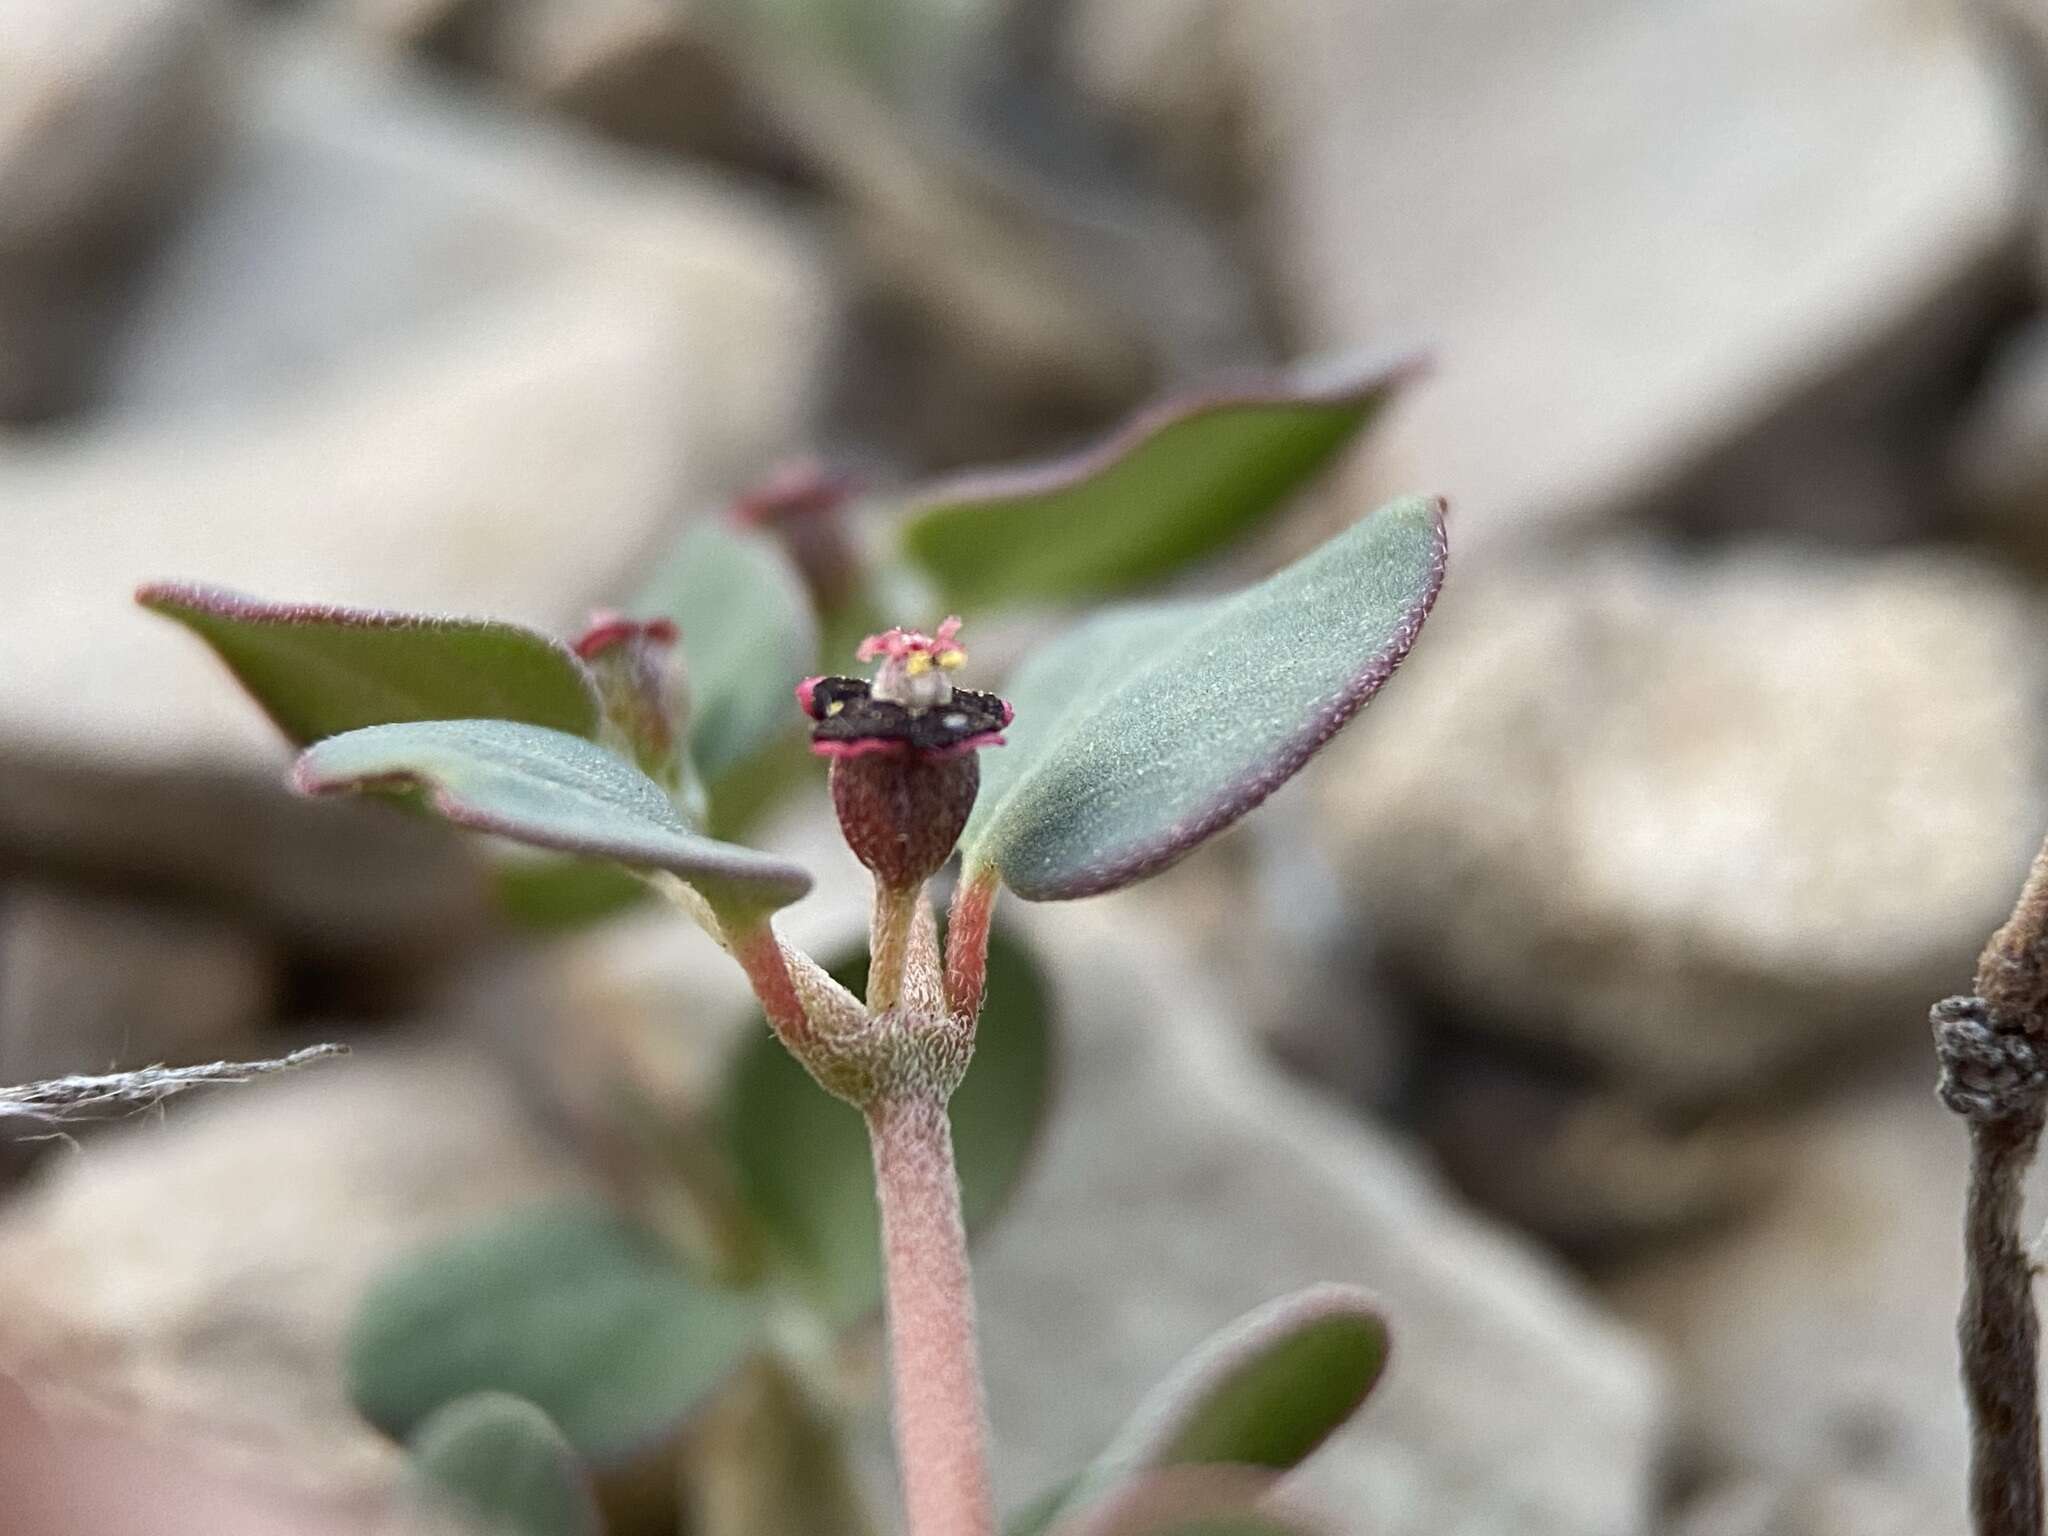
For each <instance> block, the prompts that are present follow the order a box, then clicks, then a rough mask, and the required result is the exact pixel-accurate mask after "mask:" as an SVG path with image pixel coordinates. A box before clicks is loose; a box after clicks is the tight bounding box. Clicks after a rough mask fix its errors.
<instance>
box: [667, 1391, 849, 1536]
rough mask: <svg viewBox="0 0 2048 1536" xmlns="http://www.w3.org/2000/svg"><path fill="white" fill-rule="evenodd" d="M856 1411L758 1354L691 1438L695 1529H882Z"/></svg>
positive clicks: (824, 1533)
mask: <svg viewBox="0 0 2048 1536" xmlns="http://www.w3.org/2000/svg"><path fill="white" fill-rule="evenodd" d="M851 1427H852V1426H851V1424H850V1423H849V1421H848V1419H847V1416H846V1415H845V1414H843V1413H839V1412H835V1411H834V1408H833V1405H832V1404H831V1403H830V1402H829V1401H826V1400H825V1399H824V1398H823V1397H822V1396H821V1394H820V1393H819V1392H818V1390H817V1388H816V1386H815V1384H806V1383H805V1382H804V1381H803V1380H801V1379H799V1378H798V1377H797V1376H796V1375H795V1373H794V1372H793V1371H792V1370H791V1369H790V1367H789V1366H787V1365H785V1364H783V1363H781V1362H780V1361H777V1360H774V1359H772V1358H769V1357H761V1358H758V1359H755V1360H753V1361H751V1362H750V1363H749V1364H748V1365H747V1366H746V1368H745V1369H743V1370H742V1371H741V1372H739V1374H738V1376H737V1377H736V1378H735V1379H734V1381H733V1382H732V1383H731V1385H729V1386H728V1387H726V1388H725V1389H724V1390H723V1391H721V1392H720V1393H719V1396H718V1401H717V1403H716V1404H714V1405H713V1406H712V1408H711V1409H710V1410H709V1411H708V1412H707V1413H706V1415H705V1422H704V1424H703V1426H702V1428H700V1429H698V1430H696V1431H695V1432H694V1433H693V1434H692V1435H691V1439H690V1451H691V1454H690V1461H689V1466H688V1469H687V1475H686V1477H685V1479H684V1482H683V1494H684V1499H685V1504H686V1518H685V1520H684V1522H683V1525H684V1529H685V1530H687V1531H688V1532H689V1533H690V1536H779V1533H783V1532H787V1533H788V1536H876V1531H875V1526H874V1523H873V1521H872V1520H870V1519H869V1518H868V1513H867V1509H866V1507H865V1501H864V1499H863V1497H862V1493H861V1489H860V1486H859V1480H858V1479H857V1478H856V1477H855V1476H854V1472H853V1467H852V1465H851V1463H850V1461H849V1457H848V1446H847V1436H848V1432H849V1430H850V1429H851Z"/></svg>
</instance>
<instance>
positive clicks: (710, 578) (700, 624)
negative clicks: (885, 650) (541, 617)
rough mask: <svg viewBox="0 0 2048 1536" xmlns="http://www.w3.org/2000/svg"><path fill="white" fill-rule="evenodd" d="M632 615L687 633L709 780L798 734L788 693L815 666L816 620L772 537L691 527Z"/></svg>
mask: <svg viewBox="0 0 2048 1536" xmlns="http://www.w3.org/2000/svg"><path fill="white" fill-rule="evenodd" d="M633 611H634V612H635V613H637V614H641V615H653V614H660V615H663V616H665V617H667V618H670V619H673V620H674V621H675V624H676V627H677V628H678V629H679V630H681V631H682V637H683V638H682V646H683V663H684V665H685V667H686V668H687V669H688V672H689V679H690V727H689V734H690V756H691V759H692V761H693V762H695V764H696V766H697V772H698V773H699V774H700V775H702V776H703V779H704V781H705V783H707V784H710V785H712V786H714V787H715V786H716V785H717V783H718V781H719V780H720V779H721V778H722V777H724V776H725V775H726V774H728V773H731V772H732V771H733V770H735V769H737V768H740V767H742V766H743V765H745V764H746V763H748V762H749V761H751V760H752V759H753V758H754V757H755V756H756V755H757V754H759V753H760V752H761V751H762V750H763V749H764V748H766V747H767V746H768V745H769V744H770V743H772V742H774V741H776V740H777V739H779V738H781V737H785V736H792V735H794V734H795V733H796V730H797V726H798V720H799V717H798V716H797V714H796V713H795V711H794V710H792V709H791V707H790V697H789V691H790V689H791V688H793V687H795V686H796V683H797V681H798V680H799V679H800V678H802V677H804V676H805V675H806V674H808V673H811V672H815V671H816V670H817V661H818V621H817V618H816V616H815V615H814V614H813V613H812V612H811V603H810V598H809V596H808V595H807V594H806V593H805V591H804V585H803V580H802V578H801V577H799V576H798V575H797V572H796V569H795V567H793V566H792V565H791V564H790V563H789V560H788V559H787V557H785V556H784V555H783V553H782V551H781V550H780V549H779V548H778V547H777V546H776V544H775V542H774V540H772V539H770V538H767V537H765V536H763V535H761V534H758V533H753V532H750V531H748V530H746V529H744V528H734V527H731V526H730V525H728V524H727V523H725V522H724V521H722V520H719V519H711V518H707V519H705V520H703V521H701V522H698V523H696V524H695V525H693V526H692V527H691V528H690V530H689V531H688V532H687V533H685V534H684V535H683V537H682V538H681V539H680V540H679V541H678V542H677V544H676V546H675V548H674V549H673V550H671V551H670V552H669V555H668V557H667V558H666V559H665V560H663V561H662V563H661V566H660V568H659V569H658V570H656V572H655V574H654V576H653V577H652V578H651V579H650V580H649V581H648V583H647V585H646V586H645V587H644V588H643V589H642V590H641V592H640V595H639V597H638V599H637V600H636V601H635V603H634V608H633Z"/></svg>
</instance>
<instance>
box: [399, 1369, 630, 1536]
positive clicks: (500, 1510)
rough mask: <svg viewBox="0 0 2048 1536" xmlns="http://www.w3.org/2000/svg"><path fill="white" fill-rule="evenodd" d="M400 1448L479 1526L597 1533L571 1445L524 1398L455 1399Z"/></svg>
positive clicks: (521, 1533) (515, 1534) (526, 1534)
mask: <svg viewBox="0 0 2048 1536" xmlns="http://www.w3.org/2000/svg"><path fill="white" fill-rule="evenodd" d="M406 1449H407V1450H409V1451H410V1452H411V1453H412V1462H413V1466H414V1468H415V1469H416V1470H417V1471H418V1472H419V1473H420V1474H421V1476H422V1477H423V1478H424V1479H425V1481H426V1482H427V1484H428V1485H429V1486H430V1487H431V1488H432V1489H433V1490H434V1491H436V1492H437V1493H440V1494H442V1495H444V1496H449V1497H452V1498H453V1499H454V1500H455V1501H456V1502H457V1503H458V1504H459V1505H460V1506H461V1507H462V1509H463V1511H464V1513H466V1514H468V1515H469V1516H470V1517H471V1519H473V1520H474V1521H476V1522H477V1523H478V1524H481V1525H482V1526H483V1527H484V1528H485V1529H487V1530H490V1531H495V1532H500V1533H502V1536H602V1532H603V1529H604V1522H603V1519H602V1517H601V1516H600V1515H599V1514H598V1509H597V1498H596V1495H595V1494H594V1493H593V1492H592V1490H591V1486H590V1478H589V1475H588V1474H587V1473H586V1472H585V1471H584V1469H583V1464H582V1462H581V1461H580V1460H579V1459H578V1457H577V1455H576V1450H575V1447H573V1446H572V1445H570V1444H569V1441H568V1438H567V1437H566V1436H565V1435H563V1433H562V1432H561V1430H559V1429H557V1428H556V1427H555V1424H554V1421H553V1420H552V1419H550V1418H549V1417H548V1416H547V1415H546V1414H545V1413H542V1412H541V1411H540V1409H538V1408H536V1407H535V1406H534V1405H533V1404H532V1403H529V1402H527V1401H526V1400H525V1399H524V1398H520V1397H514V1396H512V1395H511V1394H509V1393H505V1392H477V1393H473V1394H472V1395H470V1396H468V1397H463V1398H458V1399H456V1400H455V1401H454V1402H452V1403H449V1404H447V1405H446V1406H444V1407H442V1408H440V1409H437V1410H436V1411H435V1412H434V1413H433V1414H431V1415H429V1417H428V1418H427V1420H426V1422H425V1423H424V1424H422V1425H421V1426H420V1427H419V1429H418V1430H417V1431H416V1432H415V1433H414V1434H413V1436H412V1438H411V1439H410V1440H409V1441H408V1442H407V1446H406Z"/></svg>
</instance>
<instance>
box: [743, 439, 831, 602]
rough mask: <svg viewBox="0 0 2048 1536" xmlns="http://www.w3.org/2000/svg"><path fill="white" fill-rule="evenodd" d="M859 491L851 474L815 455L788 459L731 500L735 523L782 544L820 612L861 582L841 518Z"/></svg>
mask: <svg viewBox="0 0 2048 1536" xmlns="http://www.w3.org/2000/svg"><path fill="white" fill-rule="evenodd" d="M858 489H859V486H858V484H857V483H856V482H855V480H854V479H853V477H852V476H850V475H846V474H840V473H837V472H835V471H833V470H829V469H827V468H826V467H825V466H824V465H823V464H821V463H819V462H818V461H817V460H816V459H792V460H790V461H789V462H788V463H785V464H782V465H779V466H777V468H776V469H775V471H774V472H773V473H772V474H770V475H769V477H768V478H767V479H766V480H765V481H763V482H762V483H761V484H759V485H757V486H755V487H754V488H753V489H752V490H750V491H747V492H745V493H744V494H742V495H741V496H740V497H739V498H738V499H737V500H735V501H734V502H733V506H732V515H733V517H734V519H735V520H736V521H738V522H740V523H743V524H745V525H746V526H747V527H749V528H758V529H760V530H761V531H762V532H764V533H768V534H772V535H773V536H774V537H775V538H776V539H777V540H778V541H779V542H780V543H781V545H782V548H783V551H784V553H786V554H787V555H788V556H789V559H790V563H791V564H793V565H794V566H795V567H796V568H797V573H798V574H799V575H801V576H802V577H803V581H804V585H805V586H806V587H807V588H809V589H810V594H811V601H812V602H813V603H814V604H815V605H816V606H817V608H818V611H819V612H821V613H836V612H837V611H838V610H839V609H841V608H842V607H844V606H845V605H846V604H847V603H848V602H849V601H851V599H852V598H853V595H854V593H855V592H856V591H857V590H858V589H859V587H860V585H861V560H860V554H859V550H858V549H857V547H856V545H855V541H854V538H853V534H852V531H851V530H850V529H849V528H848V526H847V521H846V507H847V503H848V502H850V501H851V500H852V499H853V496H854V493H855V492H856V491H857V490H858Z"/></svg>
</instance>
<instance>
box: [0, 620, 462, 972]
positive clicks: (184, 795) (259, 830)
mask: <svg viewBox="0 0 2048 1536" xmlns="http://www.w3.org/2000/svg"><path fill="white" fill-rule="evenodd" d="M169 638H171V639H176V638H177V637H176V636H170V637H169ZM217 683H218V686H219V687H220V688H221V690H222V692H224V693H227V694H229V695H230V697H231V698H233V700H234V702H236V703H242V702H243V701H242V700H241V699H240V697H239V696H238V695H236V694H235V691H234V690H233V689H232V688H230V687H229V686H228V685H227V683H226V682H225V680H224V679H220V680H217ZM250 712H251V713H252V714H253V713H255V711H254V709H253V707H251V708H250ZM112 724H113V722H110V725H112ZM276 755H277V756H278V758H279V759H280V762H279V764H278V766H277V767H276V768H275V769H274V770H272V771H270V772H246V773H245V772H236V773H217V772H213V771H210V770H174V769H163V770H150V769H139V768H134V767H124V766H121V765H119V764H108V763H98V764H81V763H70V762H62V761H59V760H57V759H55V758H52V757H42V756H24V755H20V754H17V753H13V752H0V877H4V876H8V875H13V876H16V877H18V878H24V879H29V880H33V879H37V878H45V879H47V878H51V877H55V878H58V879H61V880H64V881H66V882H69V883H76V884H79V885H82V886H85V887H88V888H91V889H96V890H102V891H108V892H120V893H124V894H127V895H131V896H132V895H133V894H135V893H138V892H140V893H145V894H146V896H147V898H148V899H150V900H155V901H162V902H166V903H169V902H177V903H182V904H185V905H187V906H189V907H192V908H194V909H196V910H199V911H208V912H217V913H220V914H223V915H225V916H226V917H227V918H229V919H230V920H231V921H232V922H233V923H234V924H235V926H237V927H238V928H240V929H243V930H246V931H248V932H251V933H257V934H262V935H265V936H266V937H267V938H268V939H269V940H272V941H274V942H276V943H278V944H281V945H283V946H286V947H288V948H289V949H290V950H291V951H292V952H293V954H294V956H295V958H297V959H298V960H300V961H302V962H312V963H315V964H318V965H320V966H322V967H324V968H326V969H328V970H330V971H332V972H334V973H336V974H343V973H345V974H346V975H347V977H348V978H349V981H350V983H351V985H352V986H354V987H356V988H357V989H358V990H360V989H361V988H363V987H365V986H366V985H369V984H371V983H379V984H383V985H386V986H389V985H391V984H393V983H394V982H399V981H402V980H403V979H404V978H407V977H410V978H412V979H413V981H414V982H415V983H416V984H419V985H422V986H423V985H424V984H426V983H427V982H428V981H429V980H430V979H431V978H432V977H433V976H435V975H436V974H438V973H440V972H441V971H442V970H443V969H444V968H445V967H447V966H449V965H451V964H453V963H455V962H457V961H458V960H459V959H460V957H461V955H462V954H463V953H464V952H465V951H466V950H468V949H469V948H470V947H471V946H472V945H473V944H474V943H475V942H476V940H477V939H478V938H479V937H480V935H481V934H482V932H483V931H484V929H485V926H486V923H487V922H488V917H489V912H488V904H489V892H488V889H487V887H486V884H485V881H484V878H483V876H482V874H481V872H480V870H479V867H478V865H477V864H476V862H475V860H474V857H473V853H474V850H473V848H472V847H469V846H466V845H464V844H463V843H461V842H460V841H459V840H458V839H457V837H456V836H455V835H454V834H452V833H451V832H450V831H449V830H448V829H447V828H446V827H443V826H437V825H435V824H433V823H431V822H428V821H425V820H422V819H420V818H418V817H411V816H406V815H403V814H401V813H399V812H398V811H397V810H395V809H394V808H393V807H391V806H389V805H380V804H376V803H374V802H369V801H365V802H360V803H348V802H337V801H331V800H330V801H322V802H320V803H317V804H315V803H313V802H310V801H306V800H302V799H300V798H298V797H297V796H295V795H292V794H290V793H288V792H287V791H286V790H285V788H284V785H283V764H282V761H281V760H282V758H283V756H284V754H283V752H282V751H281V750H280V751H279V752H278V753H277V754H276Z"/></svg>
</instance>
